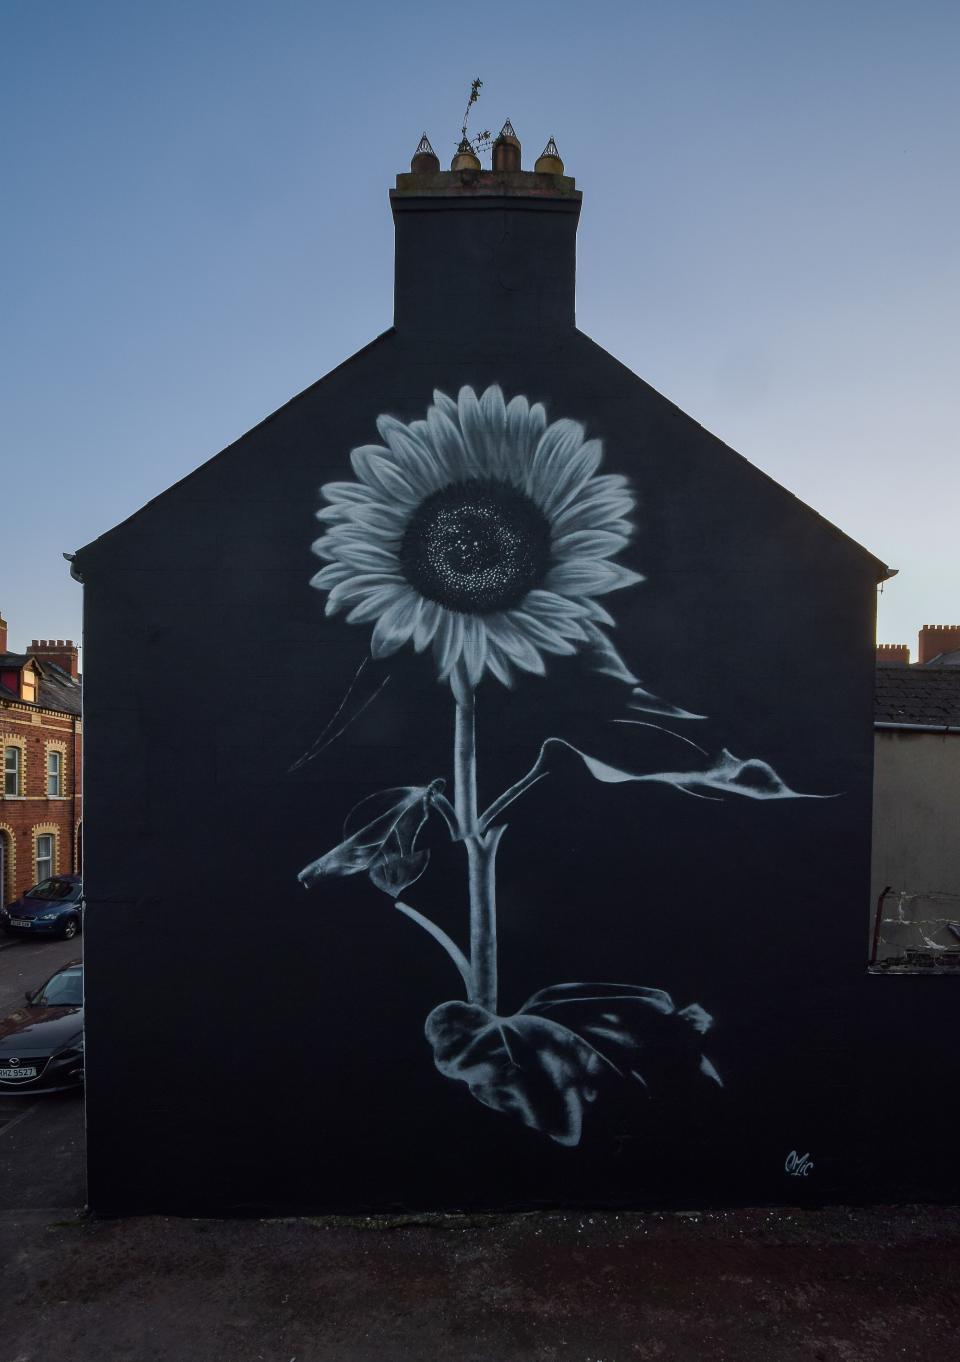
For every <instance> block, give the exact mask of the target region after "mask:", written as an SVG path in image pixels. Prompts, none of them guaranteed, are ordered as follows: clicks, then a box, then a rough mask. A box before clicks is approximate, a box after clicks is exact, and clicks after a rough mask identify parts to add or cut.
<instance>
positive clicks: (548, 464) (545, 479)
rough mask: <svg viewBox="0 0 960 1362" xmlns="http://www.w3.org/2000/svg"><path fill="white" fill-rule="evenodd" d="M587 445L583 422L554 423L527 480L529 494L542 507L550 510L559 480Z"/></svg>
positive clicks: (544, 436)
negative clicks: (584, 442)
mask: <svg viewBox="0 0 960 1362" xmlns="http://www.w3.org/2000/svg"><path fill="white" fill-rule="evenodd" d="M582 444H583V426H581V425H580V423H579V421H570V420H567V419H566V418H564V419H563V420H562V421H554V422H552V423H551V424H550V425H549V426H547V428H546V430H545V431H544V432H543V435H542V436H541V439H540V443H539V444H538V445H537V452H536V453H535V454H534V456H533V462H532V464H531V466H530V473H529V475H528V477H527V491H528V492H529V494H530V496H531V497H532V498H533V500H534V501H535V502H536V503H537V505H538V506H540V507H543V508H546V506H547V504H548V503H549V501H550V497H551V494H552V492H553V489H554V486H555V484H556V481H557V478H558V477H559V476H560V473H561V471H562V470H563V469H564V468H565V466H566V464H567V463H568V461H569V460H570V459H572V458H573V457H574V455H575V454H576V453H577V451H578V450H579V448H580V446H581V445H582Z"/></svg>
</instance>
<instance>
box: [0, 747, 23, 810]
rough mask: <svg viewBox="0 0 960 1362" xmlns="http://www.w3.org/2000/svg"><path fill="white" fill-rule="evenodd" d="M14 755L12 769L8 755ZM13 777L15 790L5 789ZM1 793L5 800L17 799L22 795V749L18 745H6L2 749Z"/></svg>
mask: <svg viewBox="0 0 960 1362" xmlns="http://www.w3.org/2000/svg"><path fill="white" fill-rule="evenodd" d="M11 752H13V753H15V754H16V755H15V757H14V761H13V767H12V768H11V766H10V753H11ZM10 776H13V778H14V784H15V786H16V789H14V790H9V789H8V788H7V785H8V782H9V778H10ZM3 793H4V795H5V797H6V798H7V799H19V797H20V796H21V795H22V794H23V748H22V747H21V746H20V745H19V744H18V743H6V744H4V748H3Z"/></svg>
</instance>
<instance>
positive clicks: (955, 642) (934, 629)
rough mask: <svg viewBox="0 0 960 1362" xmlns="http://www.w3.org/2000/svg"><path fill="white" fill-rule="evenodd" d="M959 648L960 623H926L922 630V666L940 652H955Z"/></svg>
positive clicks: (920, 649) (920, 647)
mask: <svg viewBox="0 0 960 1362" xmlns="http://www.w3.org/2000/svg"><path fill="white" fill-rule="evenodd" d="M957 649H960V624H925V625H924V626H923V628H922V629H921V630H920V638H919V654H920V656H919V662H920V665H921V667H922V666H923V664H924V663H925V662H929V661H930V660H931V658H934V657H938V656H939V655H940V653H953V652H956V651H957Z"/></svg>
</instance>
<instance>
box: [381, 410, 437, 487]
mask: <svg viewBox="0 0 960 1362" xmlns="http://www.w3.org/2000/svg"><path fill="white" fill-rule="evenodd" d="M377 430H378V431H379V432H380V438H381V439H382V440H385V441H386V443H387V444H388V445H389V446H390V452H391V454H392V455H393V456H394V459H395V460H396V464H397V467H398V468H399V470H400V472H401V474H402V476H403V477H404V478H405V479H406V480H407V482H409V483H410V485H411V487H413V489H414V490H415V491H416V493H417V495H418V497H425V496H429V495H430V493H431V492H433V491H434V490H435V488H436V483H435V481H434V480H433V478H432V477H431V463H432V460H431V458H430V455H429V453H428V452H427V449H425V448H424V447H423V446H422V445H421V443H420V441H419V440H418V439H417V437H416V436H415V435H414V434H413V432H412V431H411V429H410V427H409V426H405V425H404V424H403V422H402V421H398V420H397V419H396V418H395V417H393V416H378V417H377Z"/></svg>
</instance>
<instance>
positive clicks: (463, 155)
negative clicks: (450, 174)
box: [450, 137, 480, 170]
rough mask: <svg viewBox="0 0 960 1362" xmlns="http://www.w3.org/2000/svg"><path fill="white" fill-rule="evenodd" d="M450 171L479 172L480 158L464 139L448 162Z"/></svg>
mask: <svg viewBox="0 0 960 1362" xmlns="http://www.w3.org/2000/svg"><path fill="white" fill-rule="evenodd" d="M450 169H451V170H479V169H480V158H479V156H478V155H477V154H476V152H475V151H474V149H473V147H472V146H471V145H470V143H469V142H468V141H467V139H466V138H465V137H464V138H463V140H462V141H461V143H460V145H459V146H458V147H457V154H456V156H454V158H453V160H452V161H451V162H450Z"/></svg>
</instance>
